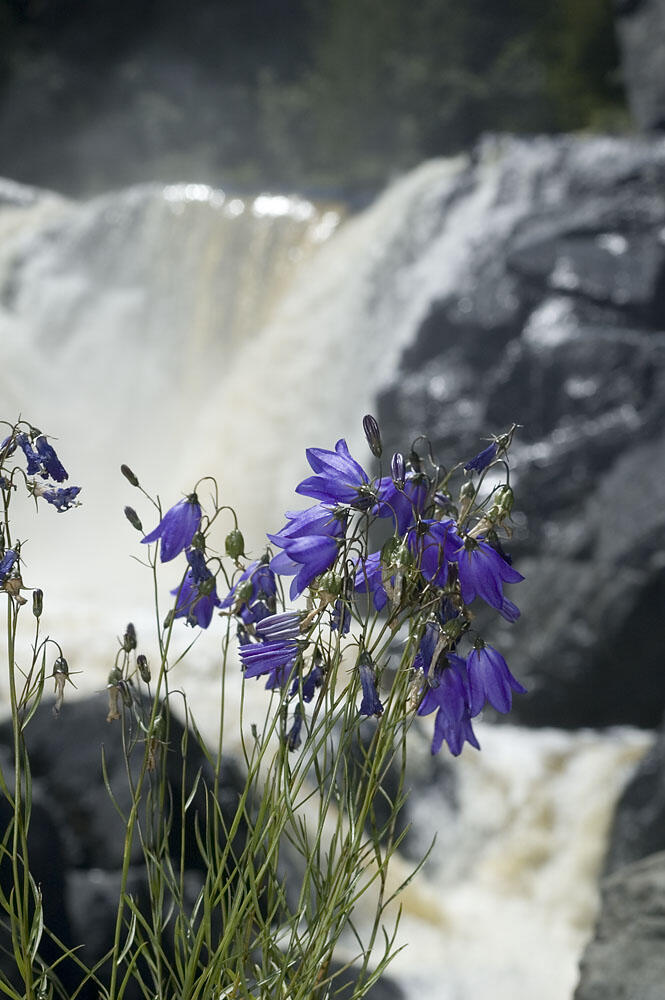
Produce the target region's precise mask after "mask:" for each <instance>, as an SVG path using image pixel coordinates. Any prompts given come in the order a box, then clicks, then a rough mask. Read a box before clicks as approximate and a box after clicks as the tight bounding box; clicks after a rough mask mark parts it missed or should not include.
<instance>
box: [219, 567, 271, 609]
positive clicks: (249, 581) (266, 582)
mask: <svg viewBox="0 0 665 1000" xmlns="http://www.w3.org/2000/svg"><path fill="white" fill-rule="evenodd" d="M276 593H277V584H276V582H275V574H274V572H273V570H272V569H271V568H270V566H269V565H268V563H267V561H266V560H265V559H255V560H254V561H253V562H251V563H250V564H249V565H248V566H247V567H246V568H245V569H244V570H243V572H242V573H241V575H240V576H239V577H238V579H237V581H236V582H235V584H234V585H233V586H232V587H231V589H230V591H229V592H228V594H227V595H226V597H225V598H224V599H223V600H222V602H221V604H220V607H221V608H222V609H233V612H234V614H239V615H240V617H241V618H242V621H243V622H244V624H245V625H252V624H254V623H256V622H259V621H261V619H262V618H267V617H268V615H272V614H274V612H275V595H276Z"/></svg>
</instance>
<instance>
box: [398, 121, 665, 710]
mask: <svg viewBox="0 0 665 1000" xmlns="http://www.w3.org/2000/svg"><path fill="white" fill-rule="evenodd" d="M485 153H486V151H485V150H484V149H481V151H480V155H479V163H478V164H477V165H476V164H474V165H473V166H471V167H470V168H469V170H468V173H467V176H466V177H465V179H464V184H465V190H466V192H467V193H466V194H465V197H473V194H472V193H471V194H470V195H469V194H468V192H473V189H474V186H475V187H479V186H480V185H481V184H482V183H483V180H482V160H483V156H484V155H485ZM500 153H501V155H500V159H499V168H498V169H499V177H498V179H497V182H496V187H495V193H494V198H493V204H492V205H491V206H490V208H489V210H488V211H487V217H486V224H485V232H484V235H483V241H482V243H479V245H478V246H477V247H476V248H475V250H474V252H473V254H472V255H471V259H470V261H469V264H468V268H467V270H466V271H465V278H464V280H463V282H462V285H461V287H459V288H458V289H457V290H456V291H455V293H454V294H452V295H446V297H445V298H444V299H442V300H441V301H439V302H435V303H433V305H432V307H431V309H430V312H429V315H428V316H427V317H426V318H425V319H424V321H423V322H422V324H421V327H420V330H419V331H418V334H417V336H416V338H415V339H414V341H413V342H412V344H411V346H410V347H409V348H408V350H407V351H405V353H404V356H403V361H402V370H401V373H400V376H399V377H398V378H397V379H396V380H395V382H394V384H393V385H392V386H391V387H390V388H389V389H387V390H386V392H385V393H384V394H383V396H382V398H381V400H380V403H379V416H380V422H381V426H382V433H383V436H384V440H385V442H386V450H388V449H390V448H391V447H399V446H400V445H403V442H404V439H405V438H406V439H407V440H408V439H409V435H411V436H415V435H416V434H417V433H418V431H419V429H422V427H423V425H425V426H426V427H427V431H428V434H429V436H430V438H431V440H432V442H433V444H434V446H435V454H436V455H437V456H438V459H439V461H443V462H449V461H450V460H451V459H452V458H459V457H464V456H468V457H471V456H472V455H474V454H475V453H476V452H477V451H479V449H480V447H481V444H482V441H481V439H482V437H483V436H485V435H486V434H487V433H488V432H490V433H499V432H501V431H503V430H505V428H506V427H507V426H509V425H510V423H512V422H513V421H518V422H519V423H520V424H522V425H523V426H522V428H521V429H520V430H519V431H518V433H517V434H516V437H515V444H514V447H513V468H514V479H513V483H514V486H515V490H516V494H517V498H518V506H519V510H518V511H517V512H516V516H515V526H514V536H513V539H512V541H511V543H510V546H509V548H510V549H511V551H512V554H513V556H514V557H515V560H516V563H515V565H516V567H517V568H518V569H519V570H520V571H521V572H523V573H524V574H525V576H526V578H527V579H526V582H525V583H522V584H520V585H519V586H518V587H515V588H510V589H511V593H510V597H511V599H513V600H515V601H516V602H517V603H518V605H519V606H520V607H521V608H522V611H523V618H522V619H521V620H520V621H519V622H518V623H517V624H515V625H513V626H504V624H503V623H502V622H499V623H498V625H497V626H496V627H495V626H494V625H493V630H494V631H493V635H496V636H497V645H499V644H500V646H501V648H502V651H503V652H504V653H506V654H510V659H509V663H510V666H511V669H513V671H514V672H515V673H516V675H517V676H518V677H520V679H522V680H523V682H524V683H525V684H526V686H527V687H528V688H529V694H528V695H527V696H525V697H520V698H516V699H515V709H514V713H513V717H517V718H518V719H519V720H520V721H522V722H524V723H527V724H533V725H556V726H563V727H576V726H584V725H592V726H599V725H608V724H615V723H630V724H635V725H639V726H648V727H651V726H656V725H657V724H658V723H659V721H660V719H661V717H662V714H663V711H664V710H665V682H664V681H663V677H662V670H661V666H660V665H661V659H662V636H661V635H660V630H661V628H662V626H661V621H662V615H661V613H660V611H659V609H660V608H662V606H663V603H662V602H663V599H665V514H664V511H665V475H663V471H662V470H663V468H664V461H665V391H664V390H665V241H664V239H663V233H664V232H665V143H663V142H646V141H641V142H639V143H636V142H633V143H628V142H625V141H620V140H585V141H579V140H574V139H558V140H539V144H538V143H536V144H534V143H520V142H517V141H512V142H508V143H506V144H505V145H504V146H502V147H500ZM535 154H537V155H535ZM529 157H533V158H534V159H532V160H531V164H529ZM520 199H522V201H523V209H522V210H520V211H515V207H514V206H515V203H516V202H519V201H520ZM506 220H508V221H506ZM405 432H406V433H405Z"/></svg>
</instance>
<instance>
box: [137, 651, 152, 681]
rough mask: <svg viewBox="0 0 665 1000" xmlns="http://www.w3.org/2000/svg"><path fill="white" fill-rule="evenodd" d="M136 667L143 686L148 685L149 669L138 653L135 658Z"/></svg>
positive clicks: (145, 659)
mask: <svg viewBox="0 0 665 1000" xmlns="http://www.w3.org/2000/svg"><path fill="white" fill-rule="evenodd" d="M136 666H137V667H138V668H139V674H140V675H141V680H142V681H143V683H144V684H149V683H150V667H149V666H148V660H147V658H146V657H145V656H144V655H143V653H139V655H138V656H137V657H136Z"/></svg>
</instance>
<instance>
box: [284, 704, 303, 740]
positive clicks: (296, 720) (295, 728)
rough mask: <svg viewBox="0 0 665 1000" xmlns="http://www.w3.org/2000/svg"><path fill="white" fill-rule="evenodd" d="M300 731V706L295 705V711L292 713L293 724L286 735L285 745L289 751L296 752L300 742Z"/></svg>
mask: <svg viewBox="0 0 665 1000" xmlns="http://www.w3.org/2000/svg"><path fill="white" fill-rule="evenodd" d="M301 729H302V712H301V710H300V705H296V707H295V711H294V713H293V723H292V725H291V728H290V729H289V731H288V733H287V734H286V745H287V747H288V748H289V750H297V749H298V747H299V746H300V744H301V743H302V740H301V739H300V730H301Z"/></svg>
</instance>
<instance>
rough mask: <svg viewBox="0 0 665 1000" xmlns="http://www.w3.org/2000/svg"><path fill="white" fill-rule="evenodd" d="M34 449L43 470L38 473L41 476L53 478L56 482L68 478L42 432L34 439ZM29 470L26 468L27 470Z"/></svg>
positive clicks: (61, 481)
mask: <svg viewBox="0 0 665 1000" xmlns="http://www.w3.org/2000/svg"><path fill="white" fill-rule="evenodd" d="M35 449H36V451H37V454H38V455H39V461H40V462H41V465H42V469H43V471H42V472H41V473H40V475H41V476H42V478H44V479H48V478H49V477H50V478H51V479H55V481H56V483H63V482H64V481H65V479H69V476H68V475H67V473H66V472H65V469H64V467H63V465H62V463H61V461H60V459H59V458H58V456H57V455H56V453H55V450H54V449H53V448H52V447H51V445H50V444H49V443H48V441H47V440H46V438H45V437H44V435H43V434H40V435H39V437H38V438H37V439H36V440H35ZM29 471H30V470H29V469H28V472H29Z"/></svg>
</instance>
